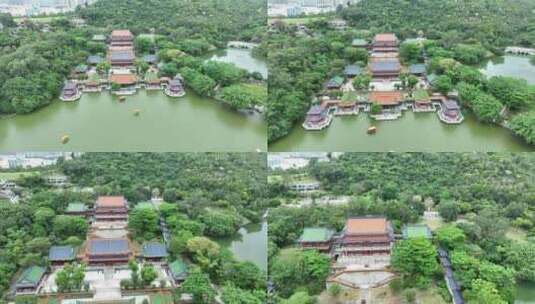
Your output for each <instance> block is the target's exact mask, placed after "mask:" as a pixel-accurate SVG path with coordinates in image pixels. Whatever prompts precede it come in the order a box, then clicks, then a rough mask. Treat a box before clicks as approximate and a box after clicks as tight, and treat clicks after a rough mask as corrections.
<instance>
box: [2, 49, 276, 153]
mask: <svg viewBox="0 0 535 304" xmlns="http://www.w3.org/2000/svg"><path fill="white" fill-rule="evenodd" d="M235 51H238V52H235ZM213 56H214V58H215V57H217V59H218V60H225V61H227V62H234V63H235V64H237V65H238V66H240V67H243V68H246V69H247V70H249V71H256V70H258V71H261V72H262V71H264V73H265V74H267V68H265V64H264V63H263V62H262V61H261V60H258V59H254V58H252V57H251V54H250V51H248V50H232V49H229V50H227V51H222V52H218V54H217V55H213ZM257 64H258V67H256V65H257ZM263 69H265V70H263ZM135 110H140V115H139V116H134V111H135ZM266 128H267V127H266V123H265V121H264V118H263V117H262V116H261V115H257V114H253V115H245V114H242V113H238V112H236V111H234V110H232V109H230V108H228V107H226V106H224V105H222V104H220V103H218V102H216V101H215V100H213V99H211V98H205V97H200V96H198V95H196V94H195V93H194V92H192V91H191V90H188V94H187V95H186V96H185V97H182V98H176V99H175V98H169V97H167V96H165V95H164V94H163V93H162V92H159V91H145V90H138V93H137V94H136V95H133V96H128V97H127V98H126V102H124V103H120V102H118V98H117V97H115V96H113V95H111V94H109V93H108V92H103V93H84V95H83V96H82V98H81V99H80V100H79V101H77V102H72V103H64V102H61V101H59V100H58V101H55V102H53V103H52V104H51V105H49V106H46V107H44V108H42V109H40V110H38V111H36V112H33V113H31V114H28V115H17V116H14V117H10V118H3V119H0V150H2V151H86V152H93V151H95V152H97V151H109V152H113V151H122V152H129V151H154V152H170V151H173V152H208V151H214V152H215V151H227V152H230V151H232V152H247V151H257V150H261V151H266V150H267V145H266V132H267V131H266ZM64 135H68V136H69V137H70V141H69V142H68V143H67V144H64V145H63V144H61V138H62V137H63V136H64Z"/></svg>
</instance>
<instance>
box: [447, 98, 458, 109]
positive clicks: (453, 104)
mask: <svg viewBox="0 0 535 304" xmlns="http://www.w3.org/2000/svg"><path fill="white" fill-rule="evenodd" d="M443 104H444V107H445V108H446V109H447V110H460V109H461V107H459V104H458V103H457V101H455V100H453V99H446V100H444V101H443Z"/></svg>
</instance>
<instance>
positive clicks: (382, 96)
mask: <svg viewBox="0 0 535 304" xmlns="http://www.w3.org/2000/svg"><path fill="white" fill-rule="evenodd" d="M368 99H369V100H370V102H374V103H377V104H379V105H382V106H388V105H397V104H399V103H400V102H401V101H402V100H403V94H402V93H401V92H400V91H388V92H381V91H372V92H370V94H369V95H368Z"/></svg>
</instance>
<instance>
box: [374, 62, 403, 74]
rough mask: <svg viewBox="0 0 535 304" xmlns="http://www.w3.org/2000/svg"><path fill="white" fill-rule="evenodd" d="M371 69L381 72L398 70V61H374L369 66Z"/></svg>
mask: <svg viewBox="0 0 535 304" xmlns="http://www.w3.org/2000/svg"><path fill="white" fill-rule="evenodd" d="M370 68H371V70H372V71H375V72H382V71H397V70H399V68H400V66H399V62H397V61H394V60H392V61H376V62H372V63H371V66H370Z"/></svg>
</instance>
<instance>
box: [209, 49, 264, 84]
mask: <svg viewBox="0 0 535 304" xmlns="http://www.w3.org/2000/svg"><path fill="white" fill-rule="evenodd" d="M210 60H215V61H221V62H227V63H234V64H235V65H236V66H237V67H240V68H242V69H245V70H247V71H249V72H259V73H260V74H262V76H263V77H264V79H267V77H268V68H267V63H266V62H265V61H263V60H261V59H258V58H255V57H253V56H251V51H250V50H247V49H235V48H228V49H225V50H220V51H216V52H214V53H213V54H212V56H211V57H210Z"/></svg>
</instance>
